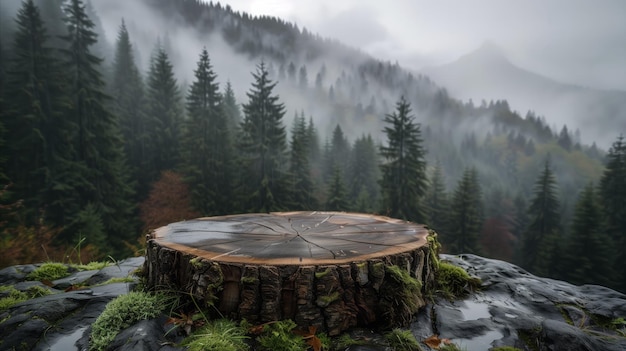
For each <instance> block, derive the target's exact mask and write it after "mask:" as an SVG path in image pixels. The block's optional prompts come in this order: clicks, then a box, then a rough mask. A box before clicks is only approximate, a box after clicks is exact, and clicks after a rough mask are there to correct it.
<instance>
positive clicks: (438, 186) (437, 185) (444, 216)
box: [424, 161, 450, 234]
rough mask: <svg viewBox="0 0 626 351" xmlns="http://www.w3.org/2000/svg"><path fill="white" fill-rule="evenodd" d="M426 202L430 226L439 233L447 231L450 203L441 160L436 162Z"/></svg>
mask: <svg viewBox="0 0 626 351" xmlns="http://www.w3.org/2000/svg"><path fill="white" fill-rule="evenodd" d="M424 203H425V207H426V216H427V218H428V219H427V223H428V226H429V227H431V228H432V229H434V230H435V231H437V232H439V233H442V234H443V233H447V224H448V213H449V211H450V204H449V201H448V194H447V193H446V180H445V178H444V175H443V170H442V169H441V163H439V161H437V163H436V164H435V168H434V169H433V173H432V175H431V177H430V183H429V187H428V191H427V193H426V198H425V201H424Z"/></svg>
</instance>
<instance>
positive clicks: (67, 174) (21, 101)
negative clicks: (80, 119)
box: [2, 0, 80, 226]
mask: <svg viewBox="0 0 626 351" xmlns="http://www.w3.org/2000/svg"><path fill="white" fill-rule="evenodd" d="M16 23H17V32H16V35H15V42H14V56H13V57H14V58H13V60H12V62H11V66H10V68H9V71H8V72H7V73H8V74H7V87H6V89H7V92H8V91H10V92H11V96H10V97H9V99H7V101H6V104H5V105H6V109H5V108H4V107H3V111H2V115H3V119H4V122H5V126H6V128H7V129H8V133H7V138H8V139H7V149H8V150H7V151H8V156H9V157H8V161H7V162H8V166H9V167H8V170H7V176H8V177H9V178H10V180H11V181H13V182H14V185H13V187H12V188H11V191H12V192H13V195H14V198H13V200H14V201H17V200H21V201H23V208H24V209H25V210H26V213H25V216H26V222H27V223H36V221H37V220H39V217H40V216H41V211H43V212H44V215H45V217H46V219H49V220H52V223H53V224H54V225H57V226H64V225H65V224H67V223H66V222H65V214H67V213H68V212H69V211H77V210H78V209H79V208H80V205H79V204H78V203H76V202H77V201H76V195H75V191H74V187H75V186H76V185H77V184H76V183H75V182H77V181H78V180H77V179H76V175H73V174H74V173H76V163H74V162H73V160H72V159H73V157H74V154H73V148H72V145H71V139H70V138H71V133H72V132H73V128H74V126H73V124H72V123H71V121H69V120H68V119H67V118H66V114H65V109H66V107H67V101H68V100H67V96H66V92H65V87H64V85H63V82H64V79H63V72H62V70H61V67H60V65H59V62H58V61H56V60H55V59H54V58H53V50H52V49H51V48H50V47H48V46H47V43H48V35H47V31H46V29H45V27H44V24H43V22H42V20H41V16H40V13H39V10H38V8H37V7H36V6H35V5H34V3H33V1H32V0H29V1H26V2H24V3H23V4H22V8H21V9H20V10H19V12H18V14H17V19H16ZM3 105H4V104H3ZM57 195H58V196H57Z"/></svg>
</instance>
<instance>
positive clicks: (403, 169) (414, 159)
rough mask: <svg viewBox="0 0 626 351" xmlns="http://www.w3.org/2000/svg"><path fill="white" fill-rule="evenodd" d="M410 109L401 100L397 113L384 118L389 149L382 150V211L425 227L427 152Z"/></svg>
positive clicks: (397, 105) (387, 147) (404, 101)
mask: <svg viewBox="0 0 626 351" xmlns="http://www.w3.org/2000/svg"><path fill="white" fill-rule="evenodd" d="M413 120H414V117H413V116H412V115H411V105H410V104H409V103H408V102H407V101H406V100H405V99H404V97H402V98H401V99H400V101H398V103H397V104H396V111H395V112H393V113H392V114H388V115H386V116H385V123H387V126H386V127H385V128H384V132H385V134H386V135H387V144H388V145H387V146H381V147H380V153H381V156H382V157H383V164H382V165H381V172H382V180H381V183H380V184H381V189H382V195H383V211H384V212H385V213H386V214H388V215H389V216H392V217H396V218H402V219H405V220H410V221H413V222H418V223H423V222H424V221H425V220H426V218H425V215H424V210H423V208H422V199H423V197H424V195H425V193H426V184H427V183H426V161H425V159H424V156H425V150H424V148H423V146H422V137H421V131H420V126H419V124H416V123H414V121H413Z"/></svg>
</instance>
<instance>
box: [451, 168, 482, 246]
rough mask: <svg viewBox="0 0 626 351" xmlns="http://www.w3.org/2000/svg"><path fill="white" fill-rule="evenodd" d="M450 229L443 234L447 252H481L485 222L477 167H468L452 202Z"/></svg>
mask: <svg viewBox="0 0 626 351" xmlns="http://www.w3.org/2000/svg"><path fill="white" fill-rule="evenodd" d="M450 211H451V214H450V219H449V224H448V225H449V229H448V231H447V232H446V235H442V236H441V243H442V245H443V248H444V249H445V250H446V252H451V253H480V252H481V250H480V246H479V241H478V237H479V235H480V230H481V229H482V223H483V213H482V212H483V211H482V192H481V189H480V184H479V182H478V175H477V172H476V169H474V168H471V169H466V170H465V171H464V172H463V177H462V178H461V180H460V181H459V183H458V185H457V187H456V189H455V191H454V195H453V196H452V202H451V203H450Z"/></svg>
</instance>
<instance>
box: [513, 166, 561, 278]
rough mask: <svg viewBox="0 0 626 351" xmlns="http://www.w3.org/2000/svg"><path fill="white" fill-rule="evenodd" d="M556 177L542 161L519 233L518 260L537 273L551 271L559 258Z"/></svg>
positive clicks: (546, 273)
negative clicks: (522, 228)
mask: <svg viewBox="0 0 626 351" xmlns="http://www.w3.org/2000/svg"><path fill="white" fill-rule="evenodd" d="M559 213H560V211H559V199H558V197H557V190H556V179H555V177H554V174H553V173H552V170H551V169H550V163H549V161H546V163H545V166H544V169H543V172H541V174H540V175H539V177H538V178H537V181H536V182H535V189H534V194H533V198H532V199H531V202H530V206H529V208H528V221H529V224H528V227H527V228H526V230H525V231H524V233H523V234H522V240H521V251H520V264H521V266H522V267H524V268H526V269H528V270H529V271H531V272H533V273H535V274H539V275H555V274H556V273H557V272H556V271H557V267H558V262H559V248H558V246H557V245H558V243H559V238H560V235H561V218H560V215H559Z"/></svg>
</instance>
